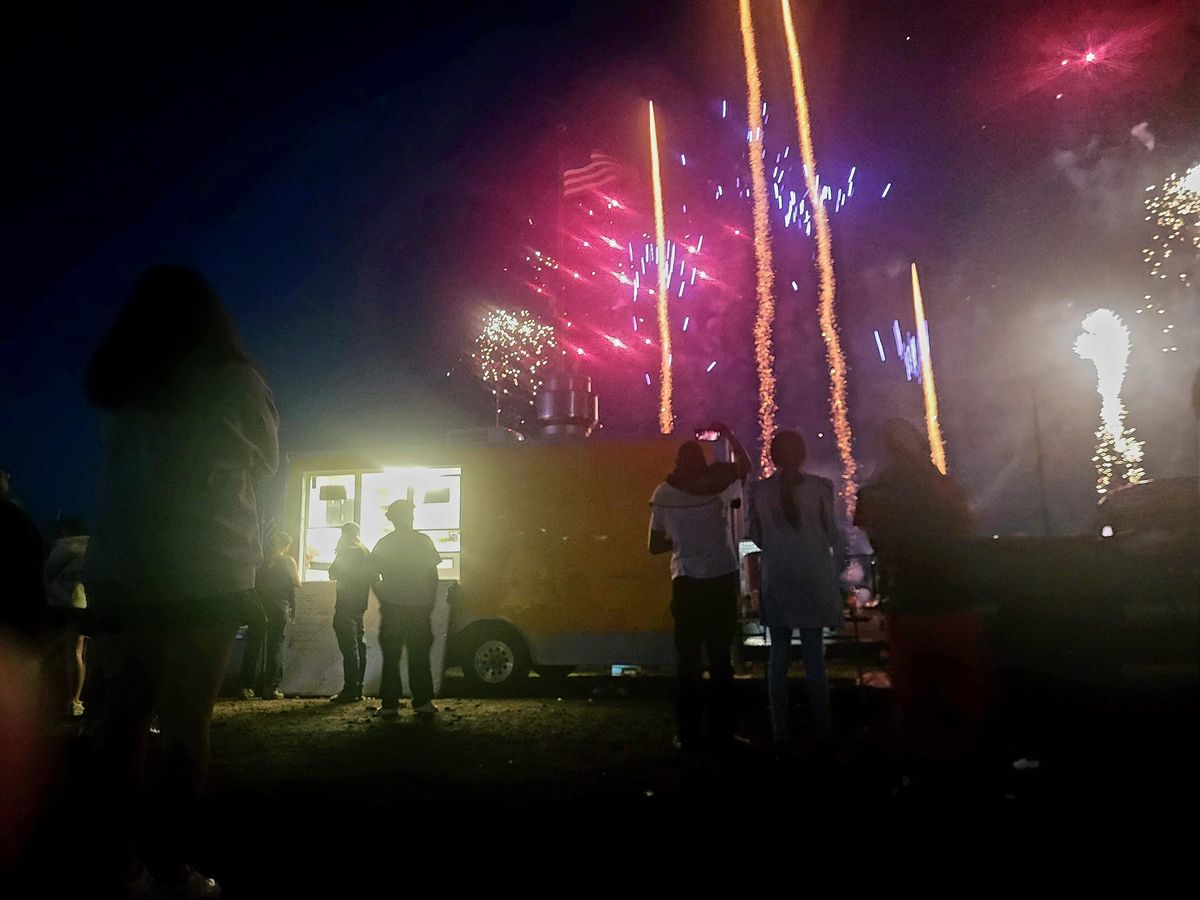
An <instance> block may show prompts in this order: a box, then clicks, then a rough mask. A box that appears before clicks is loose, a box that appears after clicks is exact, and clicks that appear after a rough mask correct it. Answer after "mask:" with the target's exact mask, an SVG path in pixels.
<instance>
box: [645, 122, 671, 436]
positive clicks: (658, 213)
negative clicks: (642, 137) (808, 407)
mask: <svg viewBox="0 0 1200 900" xmlns="http://www.w3.org/2000/svg"><path fill="white" fill-rule="evenodd" d="M650 169H651V172H652V173H653V176H654V231H655V236H656V238H657V240H658V338H659V346H660V347H661V348H662V363H661V373H660V377H659V389H658V430H659V431H661V432H662V433H663V434H670V433H671V432H672V431H674V430H675V413H674V412H673V411H672V410H671V321H670V319H668V318H667V284H668V281H669V279H670V276H671V273H670V272H669V271H667V226H666V219H665V217H664V215H663V191H662V173H661V172H660V171H659V164H658V129H657V128H656V127H655V124H654V101H653V100H651V101H650Z"/></svg>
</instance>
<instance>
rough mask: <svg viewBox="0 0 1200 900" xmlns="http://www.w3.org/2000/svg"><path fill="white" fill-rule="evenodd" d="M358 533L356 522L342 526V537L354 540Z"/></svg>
mask: <svg viewBox="0 0 1200 900" xmlns="http://www.w3.org/2000/svg"><path fill="white" fill-rule="evenodd" d="M360 531H361V530H360V529H359V527H358V523H357V522H347V523H346V524H345V525H343V526H342V537H348V538H356V537H358V535H359V533H360Z"/></svg>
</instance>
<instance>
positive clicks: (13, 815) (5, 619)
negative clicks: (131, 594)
mask: <svg viewBox="0 0 1200 900" xmlns="http://www.w3.org/2000/svg"><path fill="white" fill-rule="evenodd" d="M6 424H7V423H6ZM43 556H44V550H43V544H42V535H41V532H40V531H38V528H37V526H36V525H34V523H33V520H32V519H30V518H29V516H28V515H27V514H26V512H25V510H24V509H22V508H21V507H20V506H19V505H18V504H17V503H16V502H14V500H13V498H12V492H11V484H10V482H9V475H8V473H7V472H5V471H3V470H0V572H3V573H4V574H3V578H4V583H3V587H0V873H5V872H7V871H8V870H9V867H10V866H11V865H12V864H13V861H14V860H15V859H16V857H17V856H18V855H19V854H20V852H21V851H22V850H23V848H24V847H25V842H26V840H27V839H28V837H29V834H30V832H31V830H32V829H33V827H34V823H35V822H36V820H37V815H38V811H39V810H40V809H41V806H42V800H43V798H44V796H45V788H46V785H47V783H48V781H49V778H50V776H51V774H52V772H53V771H54V761H53V760H54V746H55V743H54V742H53V741H52V740H51V729H50V722H49V721H48V717H47V715H46V706H47V702H48V701H47V696H48V693H49V692H48V691H47V690H46V684H45V681H46V679H45V674H44V670H45V668H46V650H47V646H46V638H47V631H48V622H47V608H46V594H45V589H44V587H43V583H42V560H43Z"/></svg>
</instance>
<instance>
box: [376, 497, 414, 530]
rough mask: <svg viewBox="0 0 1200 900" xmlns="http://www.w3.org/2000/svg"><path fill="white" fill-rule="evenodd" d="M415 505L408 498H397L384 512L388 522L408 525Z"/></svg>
mask: <svg viewBox="0 0 1200 900" xmlns="http://www.w3.org/2000/svg"><path fill="white" fill-rule="evenodd" d="M415 510H416V507H415V506H413V504H412V501H410V500H397V501H396V502H395V503H393V504H392V505H391V506H389V507H388V508H387V512H386V513H384V515H385V516H387V519H388V521H389V522H391V523H392V524H393V525H408V524H411V523H412V517H413V512H414V511H415Z"/></svg>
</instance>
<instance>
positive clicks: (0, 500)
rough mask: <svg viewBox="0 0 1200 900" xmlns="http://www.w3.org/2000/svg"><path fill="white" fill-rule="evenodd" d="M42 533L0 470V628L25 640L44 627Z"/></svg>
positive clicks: (38, 633) (43, 551)
mask: <svg viewBox="0 0 1200 900" xmlns="http://www.w3.org/2000/svg"><path fill="white" fill-rule="evenodd" d="M45 555H46V553H45V547H44V544H43V541H42V533H41V531H39V530H38V527H37V526H36V525H35V524H34V523H33V519H31V518H29V514H28V513H26V512H25V510H24V509H22V508H21V507H20V505H18V504H17V502H16V501H15V500H14V499H13V496H12V483H11V481H10V476H9V474H8V472H5V471H3V470H0V572H3V573H4V590H3V592H2V594H0V597H2V599H0V627H8V628H11V629H13V630H14V631H16V632H18V633H19V634H20V635H22V636H23V637H25V638H41V637H42V636H43V635H44V633H45V629H46V626H47V615H46V591H45V587H44V585H43V583H42V561H43V560H44V559H45Z"/></svg>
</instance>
